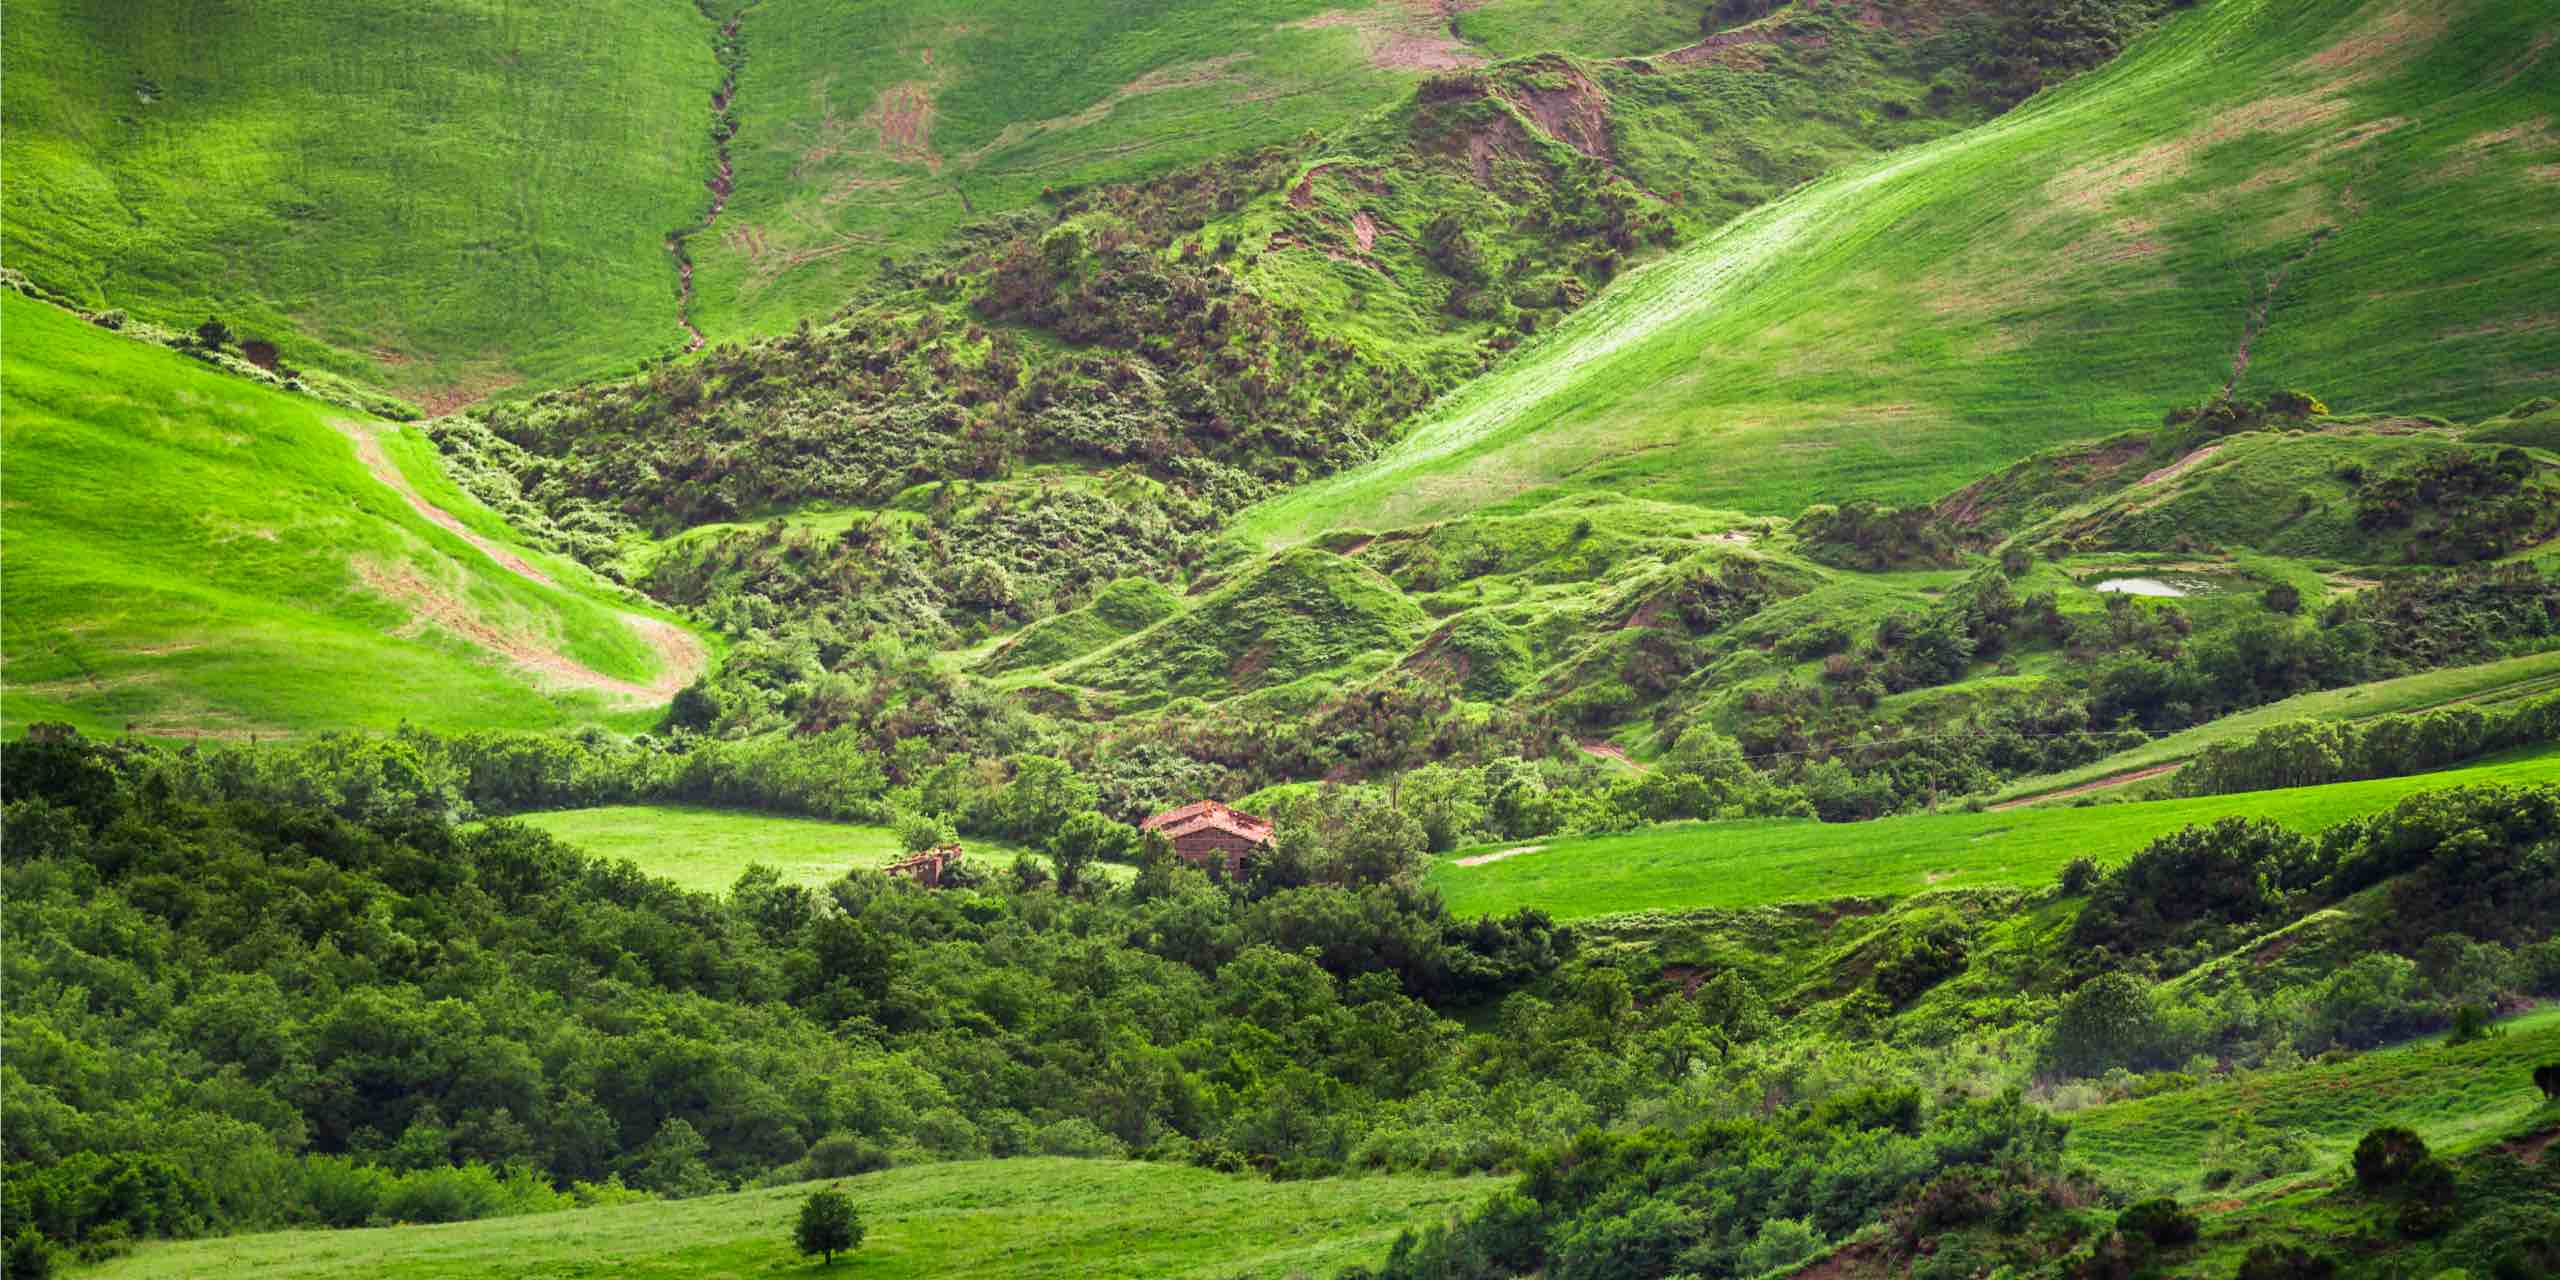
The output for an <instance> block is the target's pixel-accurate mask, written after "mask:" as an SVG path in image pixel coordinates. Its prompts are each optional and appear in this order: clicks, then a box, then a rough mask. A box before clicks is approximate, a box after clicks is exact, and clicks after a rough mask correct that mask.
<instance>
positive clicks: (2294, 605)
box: [2261, 582, 2302, 616]
mask: <svg viewBox="0 0 2560 1280" xmlns="http://www.w3.org/2000/svg"><path fill="white" fill-rule="evenodd" d="M2261 599H2263V600H2265V601H2266V605H2267V611H2268V612H2269V613H2281V614H2285V615H2287V616H2291V615H2293V614H2297V613H2300V612H2302V589H2301V588H2300V587H2297V586H2295V585H2293V584H2292V583H2290V582H2279V583H2277V584H2275V585H2274V586H2271V587H2269V588H2267V593H2266V595H2264V596H2263V597H2261Z"/></svg>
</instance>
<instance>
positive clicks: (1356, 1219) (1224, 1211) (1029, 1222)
mask: <svg viewBox="0 0 2560 1280" xmlns="http://www.w3.org/2000/svg"><path fill="white" fill-rule="evenodd" d="M837 1185H840V1186H842V1187H843V1188H844V1189H845V1190H846V1191H848V1192H849V1193H850V1194H851V1195H852V1198H853V1203H854V1208H855V1211H856V1212H857V1213H859V1214H860V1215H861V1217H862V1223H863V1229H864V1236H863V1244H862V1247H861V1249H859V1250H858V1251H856V1252H855V1253H853V1254H852V1255H851V1256H850V1257H841V1256H840V1257H839V1258H838V1259H837V1267H838V1269H839V1270H840V1271H841V1272H843V1273H844V1274H848V1275H862V1276H881V1277H887V1276H936V1277H970V1276H982V1277H988V1278H989V1280H993V1278H994V1277H998V1276H1002V1277H1008V1278H1011V1277H1025V1276H1058V1277H1066V1276H1089V1275H1095V1274H1104V1273H1107V1274H1110V1275H1114V1276H1126V1277H1131V1278H1132V1280H1140V1278H1157V1277H1160V1278H1162V1280H1229V1278H1230V1277H1244V1276H1251V1277H1269V1278H1270V1280H1279V1278H1280V1277H1285V1276H1295V1275H1312V1274H1329V1273H1330V1272H1331V1271H1332V1270H1333V1269H1335V1268H1338V1267H1341V1266H1344V1265H1348V1264H1350V1263H1352V1262H1356V1261H1364V1260H1366V1259H1369V1258H1371V1257H1374V1256H1376V1255H1377V1254H1379V1253H1382V1252H1384V1250H1385V1248H1386V1246H1387V1243H1388V1242H1389V1241H1390V1240H1392V1239H1393V1238H1394V1237H1395V1233H1396V1232H1398V1231H1400V1230H1402V1229H1404V1228H1405V1227H1406V1226H1408V1225H1410V1224H1411V1223H1413V1222H1414V1221H1416V1220H1418V1219H1428V1218H1432V1217H1437V1216H1439V1215H1441V1214H1444V1213H1447V1212H1451V1211H1455V1210H1459V1209H1463V1208H1467V1207H1471V1206H1473V1205H1474V1204H1475V1203H1476V1202H1477V1201H1479V1200H1481V1199H1483V1198H1484V1197H1485V1196H1486V1195H1487V1194H1489V1193H1490V1192H1491V1191H1492V1189H1493V1185H1494V1184H1493V1183H1492V1182H1491V1181H1490V1180H1488V1179H1465V1178H1433V1177H1410V1176H1408V1177H1373V1178H1356V1179H1343V1178H1336V1179H1326V1180H1319V1181H1310V1182H1268V1181H1264V1180H1261V1179H1256V1178H1241V1177H1234V1176H1230V1175H1224V1174H1217V1173H1211V1172H1209V1171H1207V1170H1204V1169H1189V1168H1183V1167H1181V1166H1177V1165H1162V1164H1133V1163H1128V1162H1124V1161H1113V1160H1059V1159H1022V1160H997V1161H986V1160H981V1161H975V1162H965V1163H954V1164H934V1165H921V1166H917V1167H913V1168H905V1169H892V1170H888V1171H886V1172H882V1173H877V1174H871V1175H867V1176H865V1177H862V1178H857V1179H853V1180H850V1181H846V1182H843V1183H840V1184H837ZM815 1189H816V1188H815V1187H814V1186H806V1185H804V1186H788V1187H772V1188H767V1189H764V1190H760V1191H743V1192H738V1193H736V1194H732V1195H715V1196H705V1197H703V1198H701V1199H696V1200H684V1201H675V1202H669V1201H650V1202H648V1203H643V1204H627V1205H617V1206H612V1207H608V1208H599V1209H581V1210H571V1211H568V1212H563V1213H551V1214H536V1215H532V1216H529V1217H521V1218H499V1219H494V1220H490V1221H483V1222H464V1223H453V1224H449V1225H445V1226H426V1227H419V1226H411V1227H380V1228H374V1229H371V1230H363V1231H291V1232H281V1233H275V1234H268V1235H254V1236H238V1237H233V1238H230V1239H217V1240H196V1241H188V1242H184V1243H177V1244H160V1245H152V1246H150V1247H147V1248H144V1249H141V1250H138V1251H136V1252H135V1253H133V1254H132V1255H130V1256H128V1257H125V1258H122V1259H119V1260H117V1261H116V1262H113V1263H111V1264H109V1265H107V1266H104V1267H100V1268H96V1269H94V1270H91V1271H87V1272H84V1273H83V1274H87V1275H94V1276H97V1277H100V1280H119V1278H129V1280H212V1277H216V1276H236V1275H247V1274H257V1275H262V1276H274V1277H278V1278H279V1280H286V1278H292V1280H323V1278H329V1277H348V1278H352V1277H357V1276H364V1277H383V1278H384V1280H395V1278H396V1280H447V1278H451V1280H461V1278H462V1277H465V1276H469V1277H495V1276H504V1277H511V1278H512V1277H521V1278H522V1280H532V1277H536V1276H555V1275H561V1274H564V1273H569V1274H581V1273H593V1274H603V1273H608V1272H609V1273H610V1274H613V1275H616V1276H630V1277H635V1278H638V1277H651V1278H655V1280H696V1278H698V1277H705V1276H737V1275H776V1274H786V1273H789V1274H797V1273H799V1272H802V1271H814V1270H815V1269H816V1266H817V1264H816V1260H815V1259H804V1258H802V1257H800V1256H799V1255H797V1254H795V1253H794V1252H793V1251H792V1248H791V1224H792V1222H793V1220H794V1216H795V1215H796V1214H797V1213H798V1212H799V1205H800V1201H801V1200H802V1199H804V1198H805V1197H806V1196H807V1195H808V1194H809V1193H810V1192H811V1191H812V1190H815Z"/></svg>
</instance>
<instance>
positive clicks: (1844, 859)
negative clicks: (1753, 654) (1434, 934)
mask: <svg viewBox="0 0 2560 1280" xmlns="http://www.w3.org/2000/svg"><path fill="white" fill-rule="evenodd" d="M2553 781H2560V745H2555V746H2552V747H2545V748H2541V749H2538V750H2532V751H2525V752H2518V753H2515V754H2513V755H2509V756H2505V757H2501V758H2500V759H2498V760H2496V761H2493V762H2489V763H2484V764H2479V765H2475V766H2472V767H2470V768H2465V769H2456V770H2449V771H2446V772H2443V773H2432V774H2421V775H2418V776H2416V777H2409V778H2382V779H2377V780H2374V781H2370V782H2345V783H2339V784H2336V785H2334V786H2326V787H2301V788H2297V789H2294V790H2290V791H2259V792H2251V793H2248V794H2245V795H2231V796H2207V797H2201V798H2197V799H2190V800H2159V801H2152V802H2148V803H2143V804H2108V805H2091V806H2088V807H2083V808H2059V809H2023V810H2014V811H2011V812H2008V813H1945V814H1915V815H1912V816H1908V817H1899V818H1880V819H1877V820H1876V821H1873V822H1851V823H1821V822H1813V821H1759V822H1722V823H1689V824H1681V825H1673V826H1664V827H1656V828H1653V829H1651V830H1648V831H1640V832H1636V833H1634V834H1632V835H1622V836H1595V837H1589V838H1583V839H1565V840H1551V841H1546V842H1543V843H1540V842H1535V841H1523V842H1520V844H1523V845H1528V846H1531V847H1532V848H1534V852H1529V853H1522V854H1516V855H1514V856H1512V857H1508V858H1504V859H1501V860H1499V861H1495V862H1489V863H1483V864H1480V865H1477V866H1472V867H1468V866H1460V865H1458V863H1457V859H1458V858H1460V857H1465V856H1473V855H1477V854H1482V853H1487V852H1492V851H1494V850H1495V849H1498V848H1500V847H1501V846H1488V847H1486V848H1482V849H1469V850H1460V851H1458V852H1457V853H1454V854H1451V855H1449V856H1447V857H1444V858H1442V859H1440V860H1439V861H1438V862H1436V863H1434V864H1433V866H1432V868H1431V870H1430V873H1429V882H1430V884H1431V887H1433V888H1434V889H1437V890H1439V891H1440V896H1441V898H1442V899H1443V900H1445V901H1446V902H1447V903H1448V906H1449V911H1450V913H1451V914H1453V915H1458V916H1465V917H1473V916H1477V915H1506V914H1509V913H1510V912H1513V911H1516V910H1519V909H1520V908H1522V907H1535V908H1537V909H1539V910H1541V911H1544V912H1546V913H1548V914H1549V915H1552V916H1554V917H1556V918H1557V919H1560V920H1573V919H1581V918H1586V917H1590V916H1605V915H1617V914H1621V913H1624V912H1632V911H1668V910H1678V909H1684V908H1692V907H1753V906H1766V905H1769V904H1773V903H1780V902H1821V901H1827V900H1829V899H1833V898H1845V897H1882V896H1896V895H1902V894H1911V893H1918V892H1920V891H1922V890H1924V889H1930V888H1948V889H1955V888H1983V887H1988V886H1995V885H2016V886H2022V887H2033V886H2040V885H2044V884H2049V883H2051V882H2052V880H2053V878H2054V876H2055V875H2056V874H2057V873H2059V872H2060V871H2061V870H2062V867H2063V865H2064V864H2065V863H2068V862H2070V861H2071V860H2072V859H2074V858H2079V857H2093V858H2096V859H2098V860H2099V861H2100V862H2102V863H2104V862H2113V861H2118V860H2121V859H2122V858H2124V857H2126V856H2127V855H2129V854H2131V853H2133V852H2134V851H2135V850H2137V849H2139V848H2141V847H2142V846H2143V845H2144V844H2146V843H2149V842H2150V841H2151V840H2153V839H2154V838H2156V837H2158V836H2161V835H2164V834H2166V833H2168V832H2170V831H2174V830H2176V829H2178V828H2180V827H2183V826H2187V825H2189V824H2191V823H2199V822H2210V821H2213V820H2214V819H2216V818H2221V817H2225V816H2229V815H2234V814H2237V815H2242V816H2246V817H2252V818H2271V819H2274V820H2275V821H2278V822H2282V823H2284V824H2286V825H2288V826H2292V827H2296V828H2299V829H2304V830H2311V829H2317V828H2320V827H2325V826H2329V825H2331V824H2333V823H2335V822H2338V821H2340V820H2341V819H2345V818H2351V817H2354V816H2356V815H2359V814H2363V813H2370V812H2373V811H2375V810H2378V809H2382V808H2386V807H2388V806H2389V805H2391V804H2393V803H2395V802H2396V801H2398V800H2399V799H2400V798H2401V797H2403V796H2406V795H2411V794H2413V793H2416V792H2419V791H2429V790H2433V789H2436V788H2438V787H2449V786H2460V785H2468V784H2476V783H2516V782H2553Z"/></svg>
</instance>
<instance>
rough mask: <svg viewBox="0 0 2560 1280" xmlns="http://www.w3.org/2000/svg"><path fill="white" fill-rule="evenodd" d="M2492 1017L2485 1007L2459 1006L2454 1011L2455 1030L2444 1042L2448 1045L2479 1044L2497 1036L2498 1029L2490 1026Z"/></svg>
mask: <svg viewBox="0 0 2560 1280" xmlns="http://www.w3.org/2000/svg"><path fill="white" fill-rule="evenodd" d="M2490 1016H2491V1015H2490V1013H2489V1010H2488V1008H2487V1006H2485V1005H2477V1004H2465V1005H2460V1006H2457V1007H2456V1008H2455V1009H2454V1011H2453V1029H2452V1030H2451V1031H2449V1032H2447V1033H2445V1038H2444V1042H2445V1043H2446V1044H2448V1045H2457V1044H2477V1043H2479V1042H2480V1041H2483V1040H2487V1039H2490V1038H2492V1037H2494V1036H2496V1035H2497V1034H2498V1031H2497V1029H2496V1028H2494V1027H2492V1026H2490V1025H2489V1023H2490Z"/></svg>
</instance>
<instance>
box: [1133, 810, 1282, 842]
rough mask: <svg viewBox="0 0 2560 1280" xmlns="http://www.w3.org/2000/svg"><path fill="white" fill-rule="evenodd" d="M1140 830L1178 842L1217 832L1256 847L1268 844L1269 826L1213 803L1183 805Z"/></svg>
mask: <svg viewBox="0 0 2560 1280" xmlns="http://www.w3.org/2000/svg"><path fill="white" fill-rule="evenodd" d="M1138 829H1139V830H1140V831H1162V832H1163V833H1164V835H1165V838H1166V839H1168V840H1179V839H1181V838H1182V837H1184V836H1187V835H1190V834H1191V833H1192V832H1195V831H1206V830H1212V829H1214V830H1218V831H1224V832H1227V833H1229V834H1231V835H1238V836H1242V837H1244V838H1245V839H1247V840H1251V841H1253V842H1255V843H1257V844H1265V843H1269V841H1270V839H1271V824H1270V823H1269V822H1267V821H1265V820H1263V819H1261V818H1257V817H1255V816H1254V815H1252V814H1250V813H1246V812H1244V811H1243V810H1241V809H1230V808H1228V807H1227V806H1226V805H1224V804H1221V803H1219V802H1218V801H1215V800H1202V801H1199V802H1197V803H1194V804H1186V805H1184V806H1182V807H1181V808H1179V809H1167V810H1165V811H1164V812H1163V813H1159V814H1157V815H1156V816H1154V817H1152V818H1149V819H1147V820H1146V821H1144V822H1141V823H1139V824H1138Z"/></svg>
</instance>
